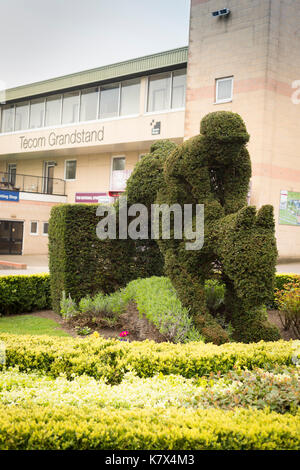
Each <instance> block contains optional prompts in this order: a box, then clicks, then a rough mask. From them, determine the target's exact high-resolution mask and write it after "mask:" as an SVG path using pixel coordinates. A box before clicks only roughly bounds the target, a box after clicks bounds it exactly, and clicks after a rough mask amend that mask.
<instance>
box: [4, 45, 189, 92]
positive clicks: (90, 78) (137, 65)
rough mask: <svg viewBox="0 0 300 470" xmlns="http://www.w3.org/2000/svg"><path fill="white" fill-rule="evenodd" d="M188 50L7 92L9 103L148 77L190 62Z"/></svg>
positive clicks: (75, 74) (97, 69)
mask: <svg viewBox="0 0 300 470" xmlns="http://www.w3.org/2000/svg"><path fill="white" fill-rule="evenodd" d="M187 56H188V48H187V47H180V48H178V49H172V50H170V51H166V52H160V53H158V54H152V55H147V56H144V57H138V58H137V59H132V60H126V61H124V62H118V63H116V64H112V65H105V66H103V67H99V68H96V69H90V70H84V71H82V72H78V73H73V74H70V75H64V76H62V77H57V78H52V79H50V80H43V81H41V82H35V83H30V84H28V85H23V86H19V87H15V88H10V89H8V90H6V101H12V100H18V99H21V98H26V97H29V96H35V95H41V94H46V93H53V92H55V91H59V90H64V89H68V88H73V87H80V86H84V85H89V84H92V83H97V82H101V81H105V80H113V79H116V78H122V77H125V76H128V75H134V74H141V73H147V72H150V71H152V70H155V69H163V68H165V67H171V66H175V65H179V64H184V63H186V62H187Z"/></svg>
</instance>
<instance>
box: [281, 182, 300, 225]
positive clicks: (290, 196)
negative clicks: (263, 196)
mask: <svg viewBox="0 0 300 470" xmlns="http://www.w3.org/2000/svg"><path fill="white" fill-rule="evenodd" d="M279 224H280V225H300V192H299V193H296V192H294V191H287V190H284V191H280V206H279Z"/></svg>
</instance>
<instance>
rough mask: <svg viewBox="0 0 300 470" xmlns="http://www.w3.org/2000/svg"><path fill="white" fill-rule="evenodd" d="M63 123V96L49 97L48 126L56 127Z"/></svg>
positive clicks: (47, 107)
mask: <svg viewBox="0 0 300 470" xmlns="http://www.w3.org/2000/svg"><path fill="white" fill-rule="evenodd" d="M60 121H61V95H53V96H49V97H48V98H47V100H46V121H45V124H46V126H55V125H56V124H60Z"/></svg>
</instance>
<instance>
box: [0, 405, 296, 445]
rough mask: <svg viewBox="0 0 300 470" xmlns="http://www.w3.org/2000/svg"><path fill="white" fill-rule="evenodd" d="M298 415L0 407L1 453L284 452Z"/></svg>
mask: <svg viewBox="0 0 300 470" xmlns="http://www.w3.org/2000/svg"><path fill="white" fill-rule="evenodd" d="M299 424H300V423H299V415H297V416H292V415H289V414H286V415H280V414H277V413H274V412H273V413H272V412H268V411H260V410H255V411H253V410H236V411H223V410H218V409H209V410H196V411H195V410H186V409H178V410H177V409H171V410H164V409H158V410H153V409H145V410H140V409H138V410H111V409H109V410H105V409H104V410H102V409H99V408H97V407H94V408H82V409H78V408H76V407H70V406H59V407H51V406H45V407H41V406H37V405H33V406H30V407H27V408H26V407H20V406H10V407H7V406H3V405H2V406H0V449H1V450H4V449H5V450H17V449H20V450H21V449H22V450H47V449H49V450H50V449H51V450H54V449H61V450H67V449H72V450H76V449H86V450H92V449H105V450H109V449H112V450H116V449H117V450H121V449H123V450H147V449H151V450H156V449H157V450H165V449H166V450H167V449H170V450H182V449H185V450H222V449H223V450H254V449H257V450H267V449H269V450H284V449H286V450H287V449H290V450H291V449H294V450H297V449H298V450H299V448H300V435H299Z"/></svg>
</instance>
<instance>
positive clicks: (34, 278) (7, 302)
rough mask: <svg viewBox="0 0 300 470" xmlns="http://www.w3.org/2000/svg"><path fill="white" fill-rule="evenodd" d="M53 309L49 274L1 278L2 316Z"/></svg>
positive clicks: (0, 307) (0, 302)
mask: <svg viewBox="0 0 300 470" xmlns="http://www.w3.org/2000/svg"><path fill="white" fill-rule="evenodd" d="M49 308H51V299H50V277H49V275H48V274H33V275H30V276H27V275H16V276H12V275H10V276H0V316H1V315H15V314H18V313H29V312H33V311H34V310H43V309H49Z"/></svg>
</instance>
